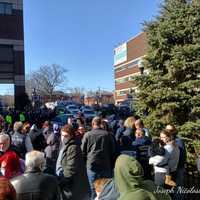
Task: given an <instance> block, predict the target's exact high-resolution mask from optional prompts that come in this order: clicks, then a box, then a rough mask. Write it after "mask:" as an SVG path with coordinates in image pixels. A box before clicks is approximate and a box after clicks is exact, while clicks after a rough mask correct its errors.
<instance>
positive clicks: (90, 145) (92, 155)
mask: <svg viewBox="0 0 200 200" xmlns="http://www.w3.org/2000/svg"><path fill="white" fill-rule="evenodd" d="M81 148H82V151H83V156H84V159H85V160H86V164H87V169H90V170H92V171H94V172H100V171H104V172H107V174H111V169H112V160H113V156H114V154H115V152H116V145H115V143H114V142H113V138H112V137H111V135H110V134H109V133H108V132H107V131H105V130H103V129H101V128H95V129H92V130H91V131H89V132H87V133H86V134H85V135H84V136H83V139H82V145H81Z"/></svg>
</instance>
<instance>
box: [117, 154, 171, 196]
mask: <svg viewBox="0 0 200 200" xmlns="http://www.w3.org/2000/svg"><path fill="white" fill-rule="evenodd" d="M114 180H115V184H116V186H117V189H118V191H119V193H120V197H119V199H118V200H133V199H137V200H156V199H166V200H167V199H168V200H169V199H170V197H169V196H168V195H167V194H155V193H153V192H154V191H155V190H156V188H157V187H156V186H155V184H154V183H153V182H152V181H150V180H144V179H143V169H142V166H141V165H140V163H139V162H138V161H137V160H136V159H135V158H133V157H131V156H128V155H120V156H119V157H118V159H117V161H116V165H115V170H114Z"/></svg>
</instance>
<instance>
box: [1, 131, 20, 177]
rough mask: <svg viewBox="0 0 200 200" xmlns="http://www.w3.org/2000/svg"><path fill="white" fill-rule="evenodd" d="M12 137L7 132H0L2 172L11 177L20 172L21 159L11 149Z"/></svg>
mask: <svg viewBox="0 0 200 200" xmlns="http://www.w3.org/2000/svg"><path fill="white" fill-rule="evenodd" d="M9 147H10V137H9V136H8V135H7V134H4V133H1V134H0V152H1V155H0V167H1V174H2V175H3V176H5V177H6V178H8V179H10V178H12V177H14V176H17V175H19V174H20V160H19V157H18V155H17V154H16V153H15V152H14V151H12V150H10V149H9Z"/></svg>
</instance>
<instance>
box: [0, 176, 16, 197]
mask: <svg viewBox="0 0 200 200" xmlns="http://www.w3.org/2000/svg"><path fill="white" fill-rule="evenodd" d="M6 199H9V200H16V192H15V189H14V187H13V186H12V184H11V183H10V182H9V180H8V179H6V178H5V177H2V176H1V177H0V200H6Z"/></svg>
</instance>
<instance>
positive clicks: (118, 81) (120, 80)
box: [116, 77, 129, 83]
mask: <svg viewBox="0 0 200 200" xmlns="http://www.w3.org/2000/svg"><path fill="white" fill-rule="evenodd" d="M127 81H129V77H125V78H120V79H118V80H116V83H125V82H127Z"/></svg>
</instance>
